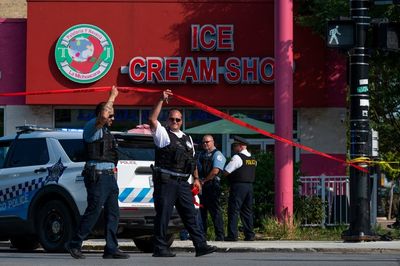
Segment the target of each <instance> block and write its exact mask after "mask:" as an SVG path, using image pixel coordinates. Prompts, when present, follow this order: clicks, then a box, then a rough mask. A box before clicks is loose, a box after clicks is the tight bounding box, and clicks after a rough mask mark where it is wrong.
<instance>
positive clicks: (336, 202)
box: [299, 175, 350, 226]
mask: <svg viewBox="0 0 400 266" xmlns="http://www.w3.org/2000/svg"><path fill="white" fill-rule="evenodd" d="M299 192H300V196H304V197H307V196H318V197H319V198H320V199H321V201H322V206H324V207H325V211H324V214H323V216H322V219H321V222H320V224H315V223H314V224H313V223H309V222H308V221H307V220H305V221H303V225H305V226H315V225H320V226H333V225H339V224H348V223H349V205H350V185H349V177H348V176H324V175H322V176H302V177H300V188H299Z"/></svg>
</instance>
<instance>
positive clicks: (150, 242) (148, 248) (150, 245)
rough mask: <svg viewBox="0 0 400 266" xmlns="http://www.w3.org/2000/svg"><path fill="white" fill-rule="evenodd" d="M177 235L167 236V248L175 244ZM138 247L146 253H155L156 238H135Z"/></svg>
mask: <svg viewBox="0 0 400 266" xmlns="http://www.w3.org/2000/svg"><path fill="white" fill-rule="evenodd" d="M174 239H175V235H174V234H168V235H167V247H170V246H171V245H172V243H173V242H174ZM133 242H135V245H136V247H137V248H138V249H139V250H140V251H142V252H144V253H153V251H154V237H144V238H134V239H133Z"/></svg>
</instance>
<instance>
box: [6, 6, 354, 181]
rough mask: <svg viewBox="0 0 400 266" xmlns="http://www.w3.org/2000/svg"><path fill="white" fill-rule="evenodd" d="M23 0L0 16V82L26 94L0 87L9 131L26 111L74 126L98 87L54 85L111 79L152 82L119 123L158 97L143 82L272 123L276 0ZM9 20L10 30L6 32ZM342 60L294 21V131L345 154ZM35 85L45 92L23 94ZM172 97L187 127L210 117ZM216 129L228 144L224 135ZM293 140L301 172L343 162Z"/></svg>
mask: <svg viewBox="0 0 400 266" xmlns="http://www.w3.org/2000/svg"><path fill="white" fill-rule="evenodd" d="M27 10H28V16H27V19H26V20H18V21H14V22H12V21H10V20H8V21H7V19H5V20H2V21H1V22H0V42H3V43H2V45H0V47H7V48H0V54H1V55H7V56H6V57H5V58H6V61H4V60H2V61H1V62H0V71H2V72H1V73H2V78H1V79H0V89H1V90H2V92H15V91H25V92H27V94H28V95H27V96H22V97H21V96H19V97H0V100H1V101H2V102H1V104H2V106H3V107H2V109H1V110H2V111H3V115H2V117H3V123H4V126H3V129H4V132H5V133H6V134H8V133H12V132H15V126H17V125H21V124H24V123H29V124H38V125H41V126H50V127H60V128H81V127H82V126H83V125H84V123H85V122H86V121H87V120H88V119H90V118H91V117H92V116H93V111H92V110H93V108H94V106H95V105H96V104H97V103H98V102H100V101H103V100H105V99H106V98H107V92H88V93H65V94H59V93H57V91H60V90H64V89H80V88H104V87H110V86H112V85H113V84H117V85H118V86H122V87H134V88H145V89H148V90H149V91H150V92H129V93H121V94H120V97H118V99H117V102H116V109H117V112H116V122H115V127H116V128H117V129H120V130H127V129H129V128H132V127H135V126H136V125H139V124H142V123H146V122H147V118H148V116H149V113H150V110H151V108H152V105H153V104H154V103H155V102H156V100H157V98H158V97H159V93H152V92H151V91H158V90H163V89H167V88H170V89H172V90H173V92H174V93H176V94H179V95H182V96H185V97H187V98H190V99H193V100H196V101H199V102H201V103H204V104H206V105H209V106H211V107H214V108H217V109H219V110H221V111H224V112H227V113H229V114H243V115H246V116H248V117H251V118H253V119H257V120H261V121H263V122H266V123H271V124H274V1H273V0H252V1H244V0H243V1H242V0H238V1H231V0H223V1H217V2H216V1H201V2H198V1H180V0H176V1H170V0H168V1H167V0H158V1H154V0H145V1H135V0H122V1H94V0H93V1H91V0H86V1H74V0H70V1H52V0H46V1H43V0H28V1H27ZM14 24H15V25H18V26H15V25H14ZM13 27H14V28H15V27H18V31H17V32H18V34H12V36H11V39H10V37H9V38H4V36H9V34H10V32H14V30H13V29H12V28H13ZM6 28H7V29H6ZM7 34H8V35H7ZM10 40H12V41H10ZM2 58H4V57H2ZM345 62H346V61H345V58H344V57H343V56H341V55H339V54H337V53H336V52H335V51H331V50H328V49H327V48H326V47H325V43H324V41H323V40H322V39H321V38H320V37H319V36H317V35H315V34H313V33H312V32H311V30H310V29H307V28H304V27H301V26H299V25H296V24H295V25H294V66H293V73H294V84H293V90H294V91H293V94H294V99H293V103H294V114H293V115H294V125H293V128H294V132H293V134H294V135H293V137H294V140H295V141H298V142H300V143H301V144H303V145H306V146H310V147H312V148H313V149H316V150H319V151H322V152H325V153H328V154H331V155H333V156H336V157H340V158H343V159H344V158H345V154H346V127H345V123H344V122H345V119H346V65H345ZM6 72H9V73H8V74H6ZM6 77H7V80H6ZM8 79H9V81H8ZM39 91H48V92H49V94H45V95H29V94H34V93H37V92H39ZM52 92H55V93H52ZM169 106H171V107H178V108H181V109H182V111H183V115H184V129H189V128H192V127H195V126H199V125H202V124H206V123H208V122H212V121H215V120H217V119H219V118H217V117H215V116H214V115H212V114H210V113H207V112H206V111H204V110H200V109H197V108H195V107H193V106H190V105H188V104H186V103H184V102H179V101H178V100H177V99H173V100H172V101H171V102H170V104H169ZM163 118H165V113H163V115H162V117H161V120H162V119H163ZM194 137H195V140H200V139H201V135H198V136H197V135H195V136H194ZM215 137H216V139H217V142H218V143H219V146H220V147H221V148H222V150H223V151H224V152H225V153H228V155H229V152H230V146H229V144H230V143H231V136H229V135H217V136H215ZM244 137H246V138H248V139H249V140H250V142H251V143H252V145H251V147H250V149H251V150H253V151H258V150H262V151H265V150H273V147H274V143H275V141H274V140H273V139H270V138H267V137H265V136H262V135H244ZM294 152H295V155H296V156H295V158H296V160H298V161H300V162H301V171H302V173H303V175H321V174H325V175H343V174H345V167H344V166H343V165H341V164H340V163H338V162H335V161H331V160H328V159H325V158H321V157H320V156H319V155H314V154H311V153H309V152H306V151H302V150H296V149H295V150H294Z"/></svg>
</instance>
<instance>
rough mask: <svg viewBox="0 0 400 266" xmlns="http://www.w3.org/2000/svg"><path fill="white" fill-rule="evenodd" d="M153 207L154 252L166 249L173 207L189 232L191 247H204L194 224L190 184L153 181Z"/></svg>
mask: <svg viewBox="0 0 400 266" xmlns="http://www.w3.org/2000/svg"><path fill="white" fill-rule="evenodd" d="M153 198H154V207H155V210H156V219H155V222H154V236H155V238H154V251H155V252H160V251H162V250H166V249H167V248H168V247H167V239H166V236H167V230H168V223H169V220H170V217H171V214H172V212H173V209H174V205H175V207H176V209H177V211H178V213H179V215H180V217H181V219H182V222H183V224H184V225H185V228H186V230H187V231H188V232H189V234H190V237H191V239H192V241H193V245H194V246H195V247H196V248H197V247H202V246H204V245H206V239H205V237H204V235H203V234H202V233H201V231H200V227H199V225H198V224H197V222H196V210H195V208H194V205H193V196H192V192H191V189H190V184H189V183H188V182H186V181H179V182H178V181H175V180H172V179H168V180H164V181H161V180H160V179H158V178H155V179H154V193H153Z"/></svg>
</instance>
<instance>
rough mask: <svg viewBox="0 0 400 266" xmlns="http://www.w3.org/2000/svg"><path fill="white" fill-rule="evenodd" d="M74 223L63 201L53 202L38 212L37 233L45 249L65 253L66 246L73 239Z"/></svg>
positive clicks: (46, 204)
mask: <svg viewBox="0 0 400 266" xmlns="http://www.w3.org/2000/svg"><path fill="white" fill-rule="evenodd" d="M74 224H75V223H74V221H73V219H72V217H71V212H70V211H69V209H68V208H67V207H66V206H65V204H64V203H63V202H62V201H58V200H52V201H49V202H47V203H45V204H44V206H43V207H42V208H40V210H39V212H38V219H37V224H36V231H37V234H38V237H39V242H40V244H41V245H42V247H43V249H45V250H46V251H48V252H62V251H65V248H64V244H65V243H66V242H68V241H69V240H70V239H71V238H72V233H73V230H74Z"/></svg>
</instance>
